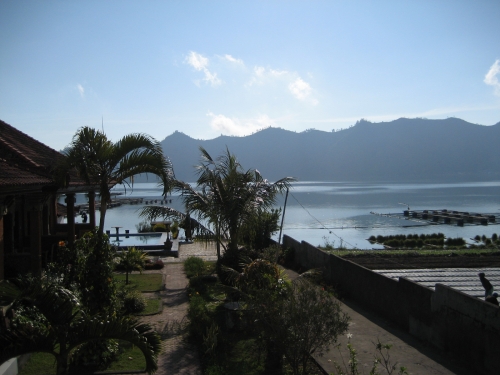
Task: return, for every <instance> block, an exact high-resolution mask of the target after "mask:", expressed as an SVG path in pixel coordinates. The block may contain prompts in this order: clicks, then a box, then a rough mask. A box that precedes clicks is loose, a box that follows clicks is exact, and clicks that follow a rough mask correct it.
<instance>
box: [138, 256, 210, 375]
mask: <svg viewBox="0 0 500 375" xmlns="http://www.w3.org/2000/svg"><path fill="white" fill-rule="evenodd" d="M146 272H153V273H154V272H156V273H158V272H161V273H162V274H163V281H164V285H165V288H164V290H163V291H161V292H160V296H161V298H162V304H163V310H162V312H161V313H160V314H157V315H150V316H145V317H143V318H142V319H141V321H143V322H145V323H149V324H151V325H152V326H153V327H155V329H156V330H157V331H158V332H159V333H160V335H161V337H162V341H163V351H162V353H161V354H160V356H159V357H158V371H157V372H156V373H155V374H156V375H167V374H168V375H171V374H181V375H201V374H202V371H201V365H200V360H199V357H198V353H197V351H196V348H195V347H193V346H192V345H190V344H189V343H188V342H187V341H186V334H185V329H184V328H185V325H186V319H187V318H186V315H187V309H188V306H189V304H188V295H187V285H188V279H187V277H186V275H185V274H184V268H183V264H182V263H180V262H167V263H165V267H163V269H162V270H160V271H146Z"/></svg>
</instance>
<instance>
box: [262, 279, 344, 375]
mask: <svg viewBox="0 0 500 375" xmlns="http://www.w3.org/2000/svg"><path fill="white" fill-rule="evenodd" d="M255 306H256V310H255V312H256V313H257V316H260V319H261V323H262V324H263V328H264V332H265V334H266V335H267V336H268V337H269V339H270V340H271V342H272V343H273V344H274V346H275V349H276V350H277V351H278V352H279V353H281V354H282V355H284V356H285V359H286V361H287V362H288V363H289V364H290V366H291V368H292V370H293V373H294V375H298V374H306V368H307V363H308V361H309V359H310V356H311V355H312V354H320V355H321V354H323V352H324V351H326V350H328V347H329V345H330V344H332V343H334V342H336V341H337V337H338V336H339V335H341V334H343V333H344V332H346V331H347V329H348V322H349V316H348V315H346V314H345V313H343V312H342V311H341V309H340V303H339V302H338V301H336V300H335V299H334V298H332V297H331V296H330V295H329V294H328V293H327V292H325V291H323V290H321V289H319V288H318V287H317V286H316V285H313V284H312V283H310V282H309V281H307V280H305V279H297V280H296V281H294V282H293V283H292V285H291V286H290V288H289V290H288V291H287V292H286V293H284V294H283V293H281V294H275V293H274V294H273V295H271V294H269V292H268V291H264V292H263V293H261V294H260V295H257V296H256V299H255Z"/></svg>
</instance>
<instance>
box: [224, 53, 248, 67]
mask: <svg viewBox="0 0 500 375" xmlns="http://www.w3.org/2000/svg"><path fill="white" fill-rule="evenodd" d="M224 58H225V59H226V60H227V61H229V62H232V63H234V64H238V65H242V66H244V65H245V63H244V62H243V60H241V59H236V58H234V57H233V56H231V55H224Z"/></svg>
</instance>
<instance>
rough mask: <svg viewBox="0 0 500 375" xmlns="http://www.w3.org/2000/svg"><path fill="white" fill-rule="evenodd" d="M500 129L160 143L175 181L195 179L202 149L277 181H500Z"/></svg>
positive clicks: (382, 126) (388, 127)
mask: <svg viewBox="0 0 500 375" xmlns="http://www.w3.org/2000/svg"><path fill="white" fill-rule="evenodd" d="M499 140H500V123H498V124H496V125H493V126H482V125H474V124H471V123H468V122H466V121H463V120H460V119H457V118H448V119H446V120H427V119H406V118H401V119H398V120H395V121H391V122H382V123H371V122H368V121H364V120H361V121H358V122H357V123H356V125H354V126H352V127H350V128H348V129H345V130H341V131H336V132H325V131H318V130H308V131H305V132H303V133H295V132H291V131H287V130H283V129H278V128H268V129H265V130H262V131H259V132H258V133H255V134H252V135H250V136H246V137H227V136H221V137H218V138H215V139H211V140H196V139H193V138H190V137H188V136H187V135H185V134H183V133H181V132H177V131H176V132H175V133H173V134H172V135H170V136H168V137H166V138H165V139H164V140H163V141H162V142H161V144H162V147H163V150H164V152H165V154H166V155H167V156H168V157H169V158H170V159H171V161H172V163H173V165H174V169H175V174H176V177H177V178H178V179H181V180H184V181H195V180H196V174H195V169H194V168H193V166H195V165H197V164H198V163H199V157H200V152H199V146H202V147H204V148H205V149H206V150H207V151H208V152H209V153H210V155H212V157H216V156H219V155H221V154H222V153H223V152H225V150H226V147H227V148H228V149H229V151H230V152H231V153H233V154H235V155H236V156H237V158H238V160H239V161H240V163H241V164H242V165H243V167H244V168H245V169H250V168H256V169H258V170H259V171H260V172H261V173H262V175H263V176H264V177H265V178H267V179H269V180H275V179H278V178H281V177H285V176H293V177H296V178H298V179H299V180H300V181H387V182H405V181H406V182H410V181H412V182H418V181H422V182H423V181H426V182H428V181H436V182H446V181H478V180H495V179H499V178H500V147H499Z"/></svg>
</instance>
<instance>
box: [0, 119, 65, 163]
mask: <svg viewBox="0 0 500 375" xmlns="http://www.w3.org/2000/svg"><path fill="white" fill-rule="evenodd" d="M0 146H1V149H0V158H2V159H4V160H6V161H7V162H9V163H12V162H14V163H15V164H17V165H19V166H23V167H27V168H29V169H36V170H37V173H41V172H44V171H45V172H50V171H51V169H52V167H53V166H54V164H55V163H56V162H57V161H58V160H61V159H62V158H63V157H64V156H63V155H62V154H61V153H60V152H58V151H56V150H54V149H52V148H50V147H49V146H46V145H44V144H43V143H41V142H39V141H37V140H36V139H34V138H31V137H30V136H29V135H27V134H25V133H23V132H21V131H19V130H17V129H16V128H14V127H12V126H11V125H9V124H7V123H5V122H4V121H1V120H0Z"/></svg>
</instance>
